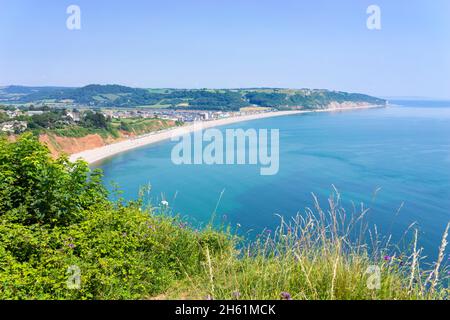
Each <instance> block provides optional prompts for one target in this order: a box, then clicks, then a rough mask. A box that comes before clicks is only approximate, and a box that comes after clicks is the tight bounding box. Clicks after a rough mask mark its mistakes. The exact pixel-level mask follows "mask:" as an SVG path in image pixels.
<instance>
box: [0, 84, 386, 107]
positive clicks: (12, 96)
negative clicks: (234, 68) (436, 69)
mask: <svg viewBox="0 0 450 320" xmlns="http://www.w3.org/2000/svg"><path fill="white" fill-rule="evenodd" d="M46 102H47V103H48V102H52V103H60V102H70V103H73V104H77V105H85V106H90V107H137V106H147V107H158V106H164V107H170V108H179V107H182V108H191V109H204V110H239V109H240V108H242V107H247V106H249V105H254V106H259V107H271V108H275V109H289V108H294V107H295V108H298V107H301V108H305V109H314V108H325V107H326V106H327V105H329V104H330V103H332V102H337V103H345V102H355V103H365V104H385V103H386V101H385V100H383V99H379V98H375V97H371V96H368V95H364V94H357V93H347V92H339V91H329V90H311V89H271V88H256V89H217V90H215V89H196V90H193V89H141V88H131V87H126V86H120V85H88V86H85V87H82V88H59V87H18V86H10V87H4V88H0V103H3V104H8V103H46Z"/></svg>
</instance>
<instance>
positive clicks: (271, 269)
mask: <svg viewBox="0 0 450 320" xmlns="http://www.w3.org/2000/svg"><path fill="white" fill-rule="evenodd" d="M328 206H329V208H328V210H326V211H325V210H322V208H321V206H320V205H319V203H318V201H317V199H315V207H314V208H315V209H314V210H308V211H307V212H306V213H305V214H303V215H297V216H296V217H295V218H294V219H292V220H291V221H289V222H287V221H285V220H283V219H282V218H281V224H280V226H279V227H278V228H277V229H276V230H274V231H273V232H271V231H270V230H265V232H263V233H262V234H261V235H259V237H258V239H257V240H256V241H253V242H251V243H248V242H242V240H240V241H238V240H236V239H235V243H234V245H232V246H229V247H227V248H224V250H223V251H222V252H221V254H220V255H218V256H217V255H216V256H210V255H208V252H207V251H206V252H205V256H207V257H210V258H209V259H205V261H204V262H203V264H202V268H203V271H202V272H201V273H200V274H199V275H197V276H193V277H190V276H189V275H186V278H185V279H183V280H181V281H178V282H177V283H176V284H174V285H172V286H171V287H170V289H169V290H168V291H167V292H165V293H164V295H162V296H160V298H164V299H205V298H206V297H208V298H212V299H299V300H335V299H337V300H374V299H377V300H378V299H388V300H398V299H402V300H404V299H448V297H449V290H448V281H449V276H448V268H447V266H444V264H443V262H444V260H445V257H446V256H445V249H446V245H447V242H446V238H447V236H448V228H449V227H448V226H447V229H446V231H445V233H444V235H443V240H442V243H441V246H440V248H439V258H438V261H436V263H434V264H431V265H426V264H425V263H423V258H422V257H421V251H422V250H421V249H419V248H418V247H417V246H418V240H417V234H418V233H417V230H414V231H413V235H414V237H413V239H414V240H413V243H412V246H411V252H409V253H408V252H407V251H403V252H399V251H398V249H396V248H395V246H391V245H389V238H381V237H380V236H379V235H375V234H376V231H375V230H376V228H374V229H372V230H371V229H369V228H368V227H367V224H366V223H365V222H364V221H365V219H364V217H365V215H366V214H367V212H368V210H367V209H361V211H360V212H358V213H355V214H352V215H351V216H350V217H349V216H347V213H346V211H345V209H344V208H342V207H341V205H340V196H339V194H338V193H336V194H335V196H333V197H331V198H330V199H329V205H328ZM370 234H372V237H370ZM365 239H372V240H373V241H369V240H368V241H366V240H365ZM383 243H384V245H383ZM405 250H407V249H405ZM422 264H423V266H422Z"/></svg>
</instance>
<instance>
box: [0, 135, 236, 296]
mask: <svg viewBox="0 0 450 320" xmlns="http://www.w3.org/2000/svg"><path fill="white" fill-rule="evenodd" d="M0 177H1V179H0V208H1V211H0V212H1V215H0V299H138V298H144V297H147V296H151V295H154V294H157V293H160V292H163V291H164V290H166V289H167V288H168V287H169V286H170V285H171V284H172V283H173V281H175V280H178V279H182V278H184V277H185V276H186V274H189V275H195V274H198V273H199V272H200V270H201V267H200V266H201V262H202V261H203V260H204V259H205V255H204V249H205V246H211V252H218V250H220V248H221V246H222V245H223V246H227V245H228V240H227V237H224V235H223V234H220V233H217V232H214V231H212V230H207V231H205V232H194V231H193V230H191V229H189V228H186V227H185V225H184V224H183V223H180V221H179V219H178V218H174V217H169V216H166V215H156V214H155V213H154V212H153V210H152V209H148V210H142V209H141V207H142V202H141V201H137V202H131V203H128V204H125V205H123V204H121V203H112V202H109V201H108V200H107V194H106V191H105V189H104V188H103V186H102V185H101V176H100V173H99V172H90V171H89V168H88V167H87V165H86V164H85V163H84V162H76V163H70V162H68V161H67V159H66V158H64V157H63V158H60V159H58V160H53V159H52V158H51V157H50V156H49V153H48V150H47V148H46V147H44V146H42V145H41V144H39V142H38V141H37V140H36V139H35V138H33V137H32V136H31V135H29V134H27V135H24V136H22V137H21V138H20V139H19V140H18V141H17V142H15V143H10V142H7V141H6V140H2V141H1V150H0ZM76 270H79V271H80V276H81V277H80V280H81V282H80V286H79V288H76V289H71V288H70V286H68V283H67V282H68V280H70V279H71V276H73V275H72V274H71V272H73V271H76ZM69 284H70V283H69Z"/></svg>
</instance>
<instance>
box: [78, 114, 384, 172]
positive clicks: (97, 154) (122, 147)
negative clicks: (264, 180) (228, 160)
mask: <svg viewBox="0 0 450 320" xmlns="http://www.w3.org/2000/svg"><path fill="white" fill-rule="evenodd" d="M382 107H386V106H383V105H382V106H380V105H366V106H359V107H342V108H327V109H320V110H296V111H274V112H265V113H257V114H250V115H244V116H238V117H231V118H224V119H218V120H210V121H201V122H197V123H195V124H189V125H185V126H182V127H175V128H170V129H166V130H161V131H157V132H152V133H148V134H145V135H141V136H138V137H136V138H132V139H129V140H125V141H120V142H116V143H112V144H109V145H106V146H103V147H99V148H95V149H90V150H85V151H82V152H79V153H75V154H72V155H70V156H69V159H70V161H72V162H73V161H76V160H78V159H81V160H84V161H86V162H87V163H89V164H93V163H96V162H98V161H101V160H104V159H106V158H109V157H112V156H114V155H117V154H119V153H123V152H126V151H129V150H133V149H136V148H140V147H144V146H147V145H150V144H154V143H157V142H161V141H164V140H170V139H171V138H172V137H178V136H181V135H184V134H186V133H192V132H194V131H196V130H199V129H207V128H212V127H219V126H224V125H230V124H234V123H238V122H245V121H252V120H258V119H264V118H272V117H280V116H290V115H296V114H304V113H314V112H336V111H338V112H339V111H349V110H359V109H369V108H382Z"/></svg>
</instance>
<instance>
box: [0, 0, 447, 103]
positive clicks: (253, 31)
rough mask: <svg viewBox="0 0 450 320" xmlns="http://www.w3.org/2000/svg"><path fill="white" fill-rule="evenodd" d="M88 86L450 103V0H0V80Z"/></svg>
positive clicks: (16, 82)
mask: <svg viewBox="0 0 450 320" xmlns="http://www.w3.org/2000/svg"><path fill="white" fill-rule="evenodd" d="M373 4H374V5H378V6H379V8H380V10H381V29H380V30H369V29H368V28H367V26H366V20H367V19H368V17H369V15H368V14H367V12H366V10H367V8H368V6H369V5H373ZM69 5H78V6H79V8H80V10H81V20H80V21H81V29H79V30H69V29H68V28H67V26H66V20H67V19H68V18H69V14H67V12H66V10H67V7H68V6H69ZM91 83H99V84H110V83H116V84H122V85H129V86H136V87H147V88H238V87H288V88H324V89H332V90H342V91H349V92H361V93H367V94H372V95H376V96H380V97H392V96H409V97H410V96H414V97H427V98H441V99H450V1H448V0H432V1H429V0H341V1H336V0H314V1H313V0H310V1H301V0H270V1H269V0H239V1H238V0H221V1H219V0H164V1H163V0H161V1H156V0H146V1H144V0H127V1H123V0H114V1H106V0H70V1H66V0H58V1H55V0H40V1H35V0H0V85H11V84H17V85H30V86H46V85H57V86H83V85H87V84H91Z"/></svg>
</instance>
